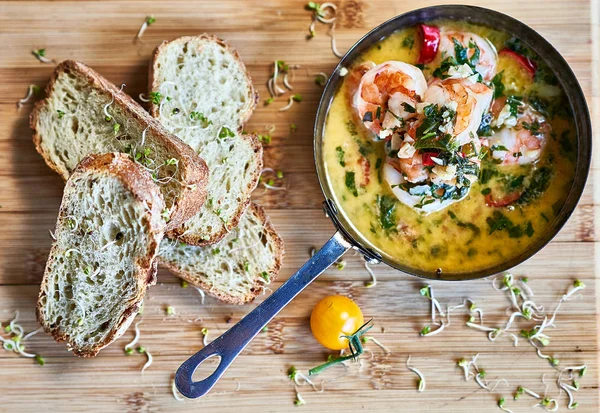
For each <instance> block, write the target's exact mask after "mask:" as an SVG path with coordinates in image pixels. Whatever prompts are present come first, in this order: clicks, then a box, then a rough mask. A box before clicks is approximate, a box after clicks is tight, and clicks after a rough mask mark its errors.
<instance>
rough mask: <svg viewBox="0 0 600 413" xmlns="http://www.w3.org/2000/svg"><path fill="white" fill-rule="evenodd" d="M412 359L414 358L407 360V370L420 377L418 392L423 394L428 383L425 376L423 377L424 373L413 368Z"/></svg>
mask: <svg viewBox="0 0 600 413" xmlns="http://www.w3.org/2000/svg"><path fill="white" fill-rule="evenodd" d="M411 357H412V356H408V358H407V359H406V368H407V369H409V370H410V371H412V372H413V373H415V374H416V375H417V376H418V377H419V381H418V387H417V391H418V392H420V393H421V392H424V391H425V388H426V386H427V383H426V382H425V376H424V375H423V373H421V372H420V371H419V370H418V369H416V368H415V367H412V366H411V365H410V358H411Z"/></svg>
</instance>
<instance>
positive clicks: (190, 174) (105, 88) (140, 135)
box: [31, 60, 208, 229]
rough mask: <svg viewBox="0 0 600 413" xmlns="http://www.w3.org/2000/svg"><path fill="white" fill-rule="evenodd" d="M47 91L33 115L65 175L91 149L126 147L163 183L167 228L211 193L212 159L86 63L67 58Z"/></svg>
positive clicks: (39, 136)
mask: <svg viewBox="0 0 600 413" xmlns="http://www.w3.org/2000/svg"><path fill="white" fill-rule="evenodd" d="M46 95H47V98H46V99H44V100H42V101H41V102H39V103H38V104H37V105H36V106H35V109H34V110H33V113H32V114H31V128H32V129H33V130H34V136H33V141H34V143H35V147H36V149H37V151H38V152H39V153H40V154H41V155H42V156H43V157H44V160H45V161H46V163H47V164H48V166H50V168H52V169H54V170H55V171H56V172H58V173H59V174H60V175H61V176H62V177H63V179H65V180H66V179H67V178H68V177H69V175H70V174H71V173H72V172H73V170H74V168H75V167H76V166H77V164H78V163H79V162H80V161H81V160H82V159H83V158H84V157H85V156H87V155H88V154H92V153H96V154H98V153H107V152H125V153H128V154H129V155H130V156H131V157H132V158H134V159H135V160H136V161H137V162H138V163H139V164H140V165H142V166H143V167H144V168H145V169H147V170H148V171H150V173H151V176H152V179H153V180H154V181H155V182H156V183H157V184H158V185H159V187H160V189H161V192H162V193H163V196H164V199H165V204H166V210H165V212H164V214H165V216H168V218H169V220H168V223H167V229H168V228H176V227H178V226H180V225H181V224H182V223H183V222H185V221H186V220H187V219H188V218H190V217H191V216H193V215H195V213H196V212H197V211H198V210H199V208H200V206H201V204H202V203H203V201H204V199H205V198H206V184H207V182H208V169H207V166H206V163H205V162H204V161H203V160H202V159H201V158H200V157H199V156H198V155H197V153H196V151H193V150H192V149H191V148H190V147H189V146H188V145H186V144H185V143H184V142H182V141H181V140H180V139H178V138H177V137H175V136H174V135H172V134H170V133H169V132H168V131H167V130H166V129H165V128H164V127H163V126H162V125H161V124H160V123H159V122H157V121H156V120H155V119H153V118H152V117H151V116H149V115H148V113H147V112H146V111H145V110H144V109H143V108H142V107H141V106H140V105H138V104H137V103H136V102H135V101H134V100H133V99H131V98H130V97H129V96H128V95H126V94H125V93H124V92H123V91H122V90H120V89H119V88H117V87H116V86H115V85H113V84H112V83H111V82H109V81H108V80H106V79H105V78H103V77H102V76H101V75H100V74H98V73H96V72H95V71H94V70H92V69H91V68H89V67H87V66H86V65H84V64H83V63H79V62H75V61H71V60H67V61H64V62H62V63H61V64H59V65H58V66H57V67H56V69H55V71H54V73H53V75H52V78H51V79H50V82H49V84H48V87H47V90H46Z"/></svg>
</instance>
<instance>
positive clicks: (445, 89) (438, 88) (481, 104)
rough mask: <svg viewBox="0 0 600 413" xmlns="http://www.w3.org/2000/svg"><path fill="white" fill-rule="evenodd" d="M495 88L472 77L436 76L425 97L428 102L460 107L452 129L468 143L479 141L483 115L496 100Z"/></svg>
mask: <svg viewBox="0 0 600 413" xmlns="http://www.w3.org/2000/svg"><path fill="white" fill-rule="evenodd" d="M493 94H494V92H493V90H492V89H491V88H489V87H487V86H486V85H484V84H483V83H477V82H472V81H471V80H469V79H445V80H440V79H435V80H434V81H433V82H432V83H431V85H430V86H429V88H428V89H427V91H426V92H425V95H424V97H423V100H424V101H425V102H426V103H434V104H437V105H439V106H451V107H452V106H453V107H455V108H456V120H455V122H454V127H453V130H452V131H451V132H450V134H451V135H452V136H454V139H456V142H458V144H460V145H464V144H467V143H470V142H473V141H474V140H475V137H476V134H477V129H479V125H480V124H481V117H482V116H483V114H484V113H485V112H486V111H487V110H488V108H489V106H490V103H491V102H492V97H493Z"/></svg>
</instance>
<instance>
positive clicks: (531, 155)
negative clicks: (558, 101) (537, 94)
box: [488, 105, 552, 165]
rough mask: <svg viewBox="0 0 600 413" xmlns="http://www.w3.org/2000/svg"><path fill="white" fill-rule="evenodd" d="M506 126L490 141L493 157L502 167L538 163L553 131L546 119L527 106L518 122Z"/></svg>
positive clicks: (507, 123) (518, 117) (518, 116)
mask: <svg viewBox="0 0 600 413" xmlns="http://www.w3.org/2000/svg"><path fill="white" fill-rule="evenodd" d="M504 125H505V126H504V127H502V128H501V129H500V130H499V131H498V132H496V133H494V135H493V136H491V137H490V138H489V140H488V145H489V147H490V149H491V150H492V157H493V158H495V159H498V160H501V161H502V163H501V164H502V165H514V164H519V165H527V164H531V163H533V162H535V161H537V160H538V159H539V158H540V156H541V154H542V150H543V148H544V144H545V142H546V138H547V136H548V135H549V134H550V132H551V129H552V128H551V126H550V124H549V123H547V122H546V119H545V118H544V117H543V116H542V115H541V114H540V113H538V112H536V111H535V110H534V109H533V108H531V107H530V106H529V105H526V106H525V109H524V110H523V112H522V113H519V114H518V115H517V119H516V121H514V120H513V121H512V122H505V123H504Z"/></svg>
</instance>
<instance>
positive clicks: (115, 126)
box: [113, 123, 121, 133]
mask: <svg viewBox="0 0 600 413" xmlns="http://www.w3.org/2000/svg"><path fill="white" fill-rule="evenodd" d="M120 129H121V125H120V124H118V123H113V131H114V132H115V133H119V130H120Z"/></svg>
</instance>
